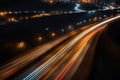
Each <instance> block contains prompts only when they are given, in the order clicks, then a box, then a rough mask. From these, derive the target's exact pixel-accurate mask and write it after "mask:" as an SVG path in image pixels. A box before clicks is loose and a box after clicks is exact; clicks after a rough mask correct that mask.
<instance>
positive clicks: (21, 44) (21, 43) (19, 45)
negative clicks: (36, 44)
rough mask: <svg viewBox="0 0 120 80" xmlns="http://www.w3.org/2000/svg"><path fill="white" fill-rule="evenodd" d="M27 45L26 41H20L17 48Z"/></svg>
mask: <svg viewBox="0 0 120 80" xmlns="http://www.w3.org/2000/svg"><path fill="white" fill-rule="evenodd" d="M24 47H25V43H24V42H20V43H17V48H20V49H22V48H24Z"/></svg>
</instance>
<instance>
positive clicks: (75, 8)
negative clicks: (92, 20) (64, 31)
mask: <svg viewBox="0 0 120 80" xmlns="http://www.w3.org/2000/svg"><path fill="white" fill-rule="evenodd" d="M79 7H80V4H78V3H76V6H75V7H74V10H75V12H85V11H84V10H82V9H79Z"/></svg>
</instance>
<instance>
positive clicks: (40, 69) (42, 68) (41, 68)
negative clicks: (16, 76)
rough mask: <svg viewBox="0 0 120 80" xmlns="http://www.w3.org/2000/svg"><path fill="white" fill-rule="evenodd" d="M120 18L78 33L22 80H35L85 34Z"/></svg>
mask: <svg viewBox="0 0 120 80" xmlns="http://www.w3.org/2000/svg"><path fill="white" fill-rule="evenodd" d="M118 18H120V16H117V17H114V18H111V19H109V20H106V21H103V22H101V23H99V24H97V25H95V26H93V27H90V28H88V29H87V30H85V31H83V32H82V33H80V34H79V35H78V36H77V37H76V38H74V39H73V40H72V41H71V42H69V43H68V44H67V45H66V46H65V47H64V49H63V50H62V51H59V52H58V53H57V54H56V55H54V56H53V57H52V58H50V59H48V61H46V62H45V63H44V64H42V65H40V66H39V67H38V68H37V69H35V70H34V71H33V72H32V73H30V74H29V75H28V76H26V77H25V78H23V79H24V80H28V79H36V78H37V77H38V76H39V75H40V74H42V73H43V71H45V70H46V69H47V68H49V67H50V66H51V65H52V63H53V62H55V61H56V60H57V59H60V58H61V57H62V56H63V55H64V53H65V52H66V51H68V50H69V49H71V48H72V47H73V45H75V43H77V42H78V41H79V40H81V39H82V38H83V37H84V36H86V35H87V34H89V33H90V32H92V31H94V30H95V29H97V28H100V27H101V26H103V25H105V24H107V23H109V22H111V21H113V20H115V19H118Z"/></svg>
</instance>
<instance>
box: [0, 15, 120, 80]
mask: <svg viewBox="0 0 120 80" xmlns="http://www.w3.org/2000/svg"><path fill="white" fill-rule="evenodd" d="M119 18H120V16H116V17H113V18H110V19H107V20H104V21H102V22H99V23H94V24H91V25H88V26H85V27H86V28H85V29H78V30H75V31H72V32H70V33H68V34H65V35H63V36H61V37H59V38H57V39H56V40H54V41H50V42H48V43H46V44H43V45H42V46H40V47H37V48H35V49H34V50H31V51H29V52H27V54H26V55H23V56H20V57H17V58H16V59H14V60H13V61H10V62H9V63H7V64H6V65H4V66H2V67H0V74H1V75H0V79H1V80H3V79H5V78H7V77H9V76H11V75H13V74H14V73H16V72H17V71H19V70H20V69H22V68H24V67H25V66H26V65H28V64H29V63H31V62H33V61H34V60H35V59H37V58H39V57H40V56H41V55H43V54H45V53H46V52H47V51H49V50H50V49H52V48H53V47H54V46H56V45H58V44H61V45H60V46H57V47H56V49H55V50H54V51H51V52H49V53H50V54H49V55H47V56H46V57H44V58H43V59H42V60H41V61H39V62H37V64H35V65H34V66H33V67H31V68H29V69H27V70H26V71H25V72H24V73H23V74H20V75H19V76H17V77H16V79H18V80H36V79H38V80H39V79H42V80H46V79H54V80H63V79H65V80H66V79H70V78H71V77H72V76H73V74H74V73H75V71H76V70H77V68H78V67H76V68H75V69H74V71H70V69H71V68H72V67H74V63H75V62H76V61H77V62H78V59H79V58H80V60H79V65H80V63H81V62H82V60H83V58H84V56H85V54H86V52H87V50H88V48H89V46H90V45H91V42H92V40H93V39H94V37H95V36H96V34H97V33H99V32H101V31H102V30H104V28H105V27H107V24H109V23H111V22H112V21H114V20H116V19H119ZM68 38H69V39H68ZM66 39H68V40H67V41H66V42H63V41H64V40H66ZM70 76H71V77H70Z"/></svg>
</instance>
